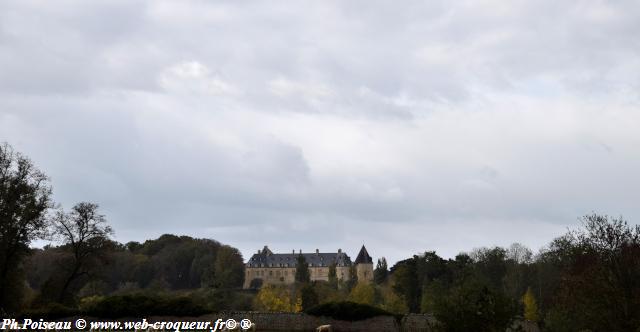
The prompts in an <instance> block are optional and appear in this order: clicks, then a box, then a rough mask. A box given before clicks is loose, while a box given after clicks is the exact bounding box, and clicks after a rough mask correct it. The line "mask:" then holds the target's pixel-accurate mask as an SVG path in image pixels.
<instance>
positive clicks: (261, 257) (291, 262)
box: [247, 246, 351, 267]
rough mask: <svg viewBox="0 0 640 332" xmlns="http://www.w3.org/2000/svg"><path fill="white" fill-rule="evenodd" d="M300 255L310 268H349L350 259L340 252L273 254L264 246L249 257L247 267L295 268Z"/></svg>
mask: <svg viewBox="0 0 640 332" xmlns="http://www.w3.org/2000/svg"><path fill="white" fill-rule="evenodd" d="M300 255H302V256H303V257H304V258H305V260H306V261H307V263H308V264H309V266H310V267H313V266H329V265H331V264H332V263H335V264H336V266H351V258H350V257H349V256H348V255H347V254H345V253H344V252H342V250H338V252H331V253H322V252H319V251H317V250H316V252H315V253H301V252H298V253H295V252H292V253H290V254H274V253H273V252H271V250H269V248H267V246H265V247H264V249H262V250H261V251H259V252H258V253H257V254H253V256H251V258H250V259H249V261H248V262H247V267H296V265H297V262H298V256H300Z"/></svg>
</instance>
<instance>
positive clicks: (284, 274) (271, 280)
mask: <svg viewBox="0 0 640 332" xmlns="http://www.w3.org/2000/svg"><path fill="white" fill-rule="evenodd" d="M300 255H302V256H303V257H304V259H305V261H306V262H307V264H309V274H310V279H311V281H329V268H330V266H331V265H332V264H335V268H336V278H337V280H343V281H348V280H350V279H351V277H352V276H355V277H357V279H358V281H359V282H371V281H372V280H373V259H372V258H371V256H369V253H368V252H367V249H366V248H365V247H364V245H363V246H362V248H361V249H360V252H359V253H358V256H357V257H356V260H355V261H354V262H351V258H350V257H349V256H348V255H347V254H346V253H344V252H343V251H342V250H341V249H338V252H331V253H321V252H320V251H319V250H318V249H316V251H315V252H314V253H303V252H302V250H299V251H298V253H296V252H295V250H293V251H292V252H291V253H286V254H274V253H273V252H272V251H271V250H270V249H269V247H267V246H264V248H263V249H262V250H258V252H257V253H256V254H253V256H251V258H250V259H249V261H248V262H247V264H246V265H245V279H244V280H245V281H244V288H245V289H246V288H260V287H261V286H262V285H288V284H292V283H294V282H295V275H296V266H297V262H298V257H299V256H300Z"/></svg>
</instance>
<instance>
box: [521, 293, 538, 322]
mask: <svg viewBox="0 0 640 332" xmlns="http://www.w3.org/2000/svg"><path fill="white" fill-rule="evenodd" d="M522 303H523V305H524V319H525V320H528V321H531V322H537V321H538V304H537V303H536V298H535V296H533V292H532V291H531V288H528V289H527V292H526V293H524V296H523V297H522Z"/></svg>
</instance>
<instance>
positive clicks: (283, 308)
mask: <svg viewBox="0 0 640 332" xmlns="http://www.w3.org/2000/svg"><path fill="white" fill-rule="evenodd" d="M254 301H255V302H254V303H255V307H256V309H258V310H265V311H280V312H291V311H294V309H295V308H294V305H292V304H291V293H290V292H289V289H288V288H287V287H284V286H276V285H265V286H263V287H262V288H261V289H260V291H259V292H258V295H256V298H255V300H254Z"/></svg>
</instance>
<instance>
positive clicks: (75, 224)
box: [54, 202, 113, 301]
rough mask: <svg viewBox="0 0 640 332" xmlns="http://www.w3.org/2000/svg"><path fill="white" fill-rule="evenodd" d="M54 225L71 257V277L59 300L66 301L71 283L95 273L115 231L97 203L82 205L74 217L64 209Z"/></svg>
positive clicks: (68, 267) (69, 267)
mask: <svg viewBox="0 0 640 332" xmlns="http://www.w3.org/2000/svg"><path fill="white" fill-rule="evenodd" d="M54 221H55V235H56V236H57V237H59V239H60V240H61V241H62V242H63V247H64V248H66V249H67V250H69V251H70V253H71V264H69V266H66V267H65V268H66V270H67V276H66V278H65V279H64V283H63V284H62V288H61V289H60V293H59V294H60V295H59V299H58V300H59V301H63V300H64V299H65V297H66V296H67V293H68V291H69V288H70V286H71V283H72V282H73V281H74V280H76V279H78V278H79V277H81V276H84V275H88V274H89V273H90V272H91V268H92V267H93V265H94V264H93V263H94V261H95V260H96V259H97V258H99V257H100V256H101V254H102V251H103V249H104V247H105V244H106V243H107V242H108V240H109V236H110V235H112V234H113V230H112V229H111V227H109V226H108V225H107V220H106V219H105V217H104V215H101V214H99V213H98V204H95V203H88V202H81V203H78V204H76V205H75V206H74V207H73V208H72V210H71V212H70V213H65V212H64V210H62V209H61V210H59V211H57V213H56V214H55V217H54Z"/></svg>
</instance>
